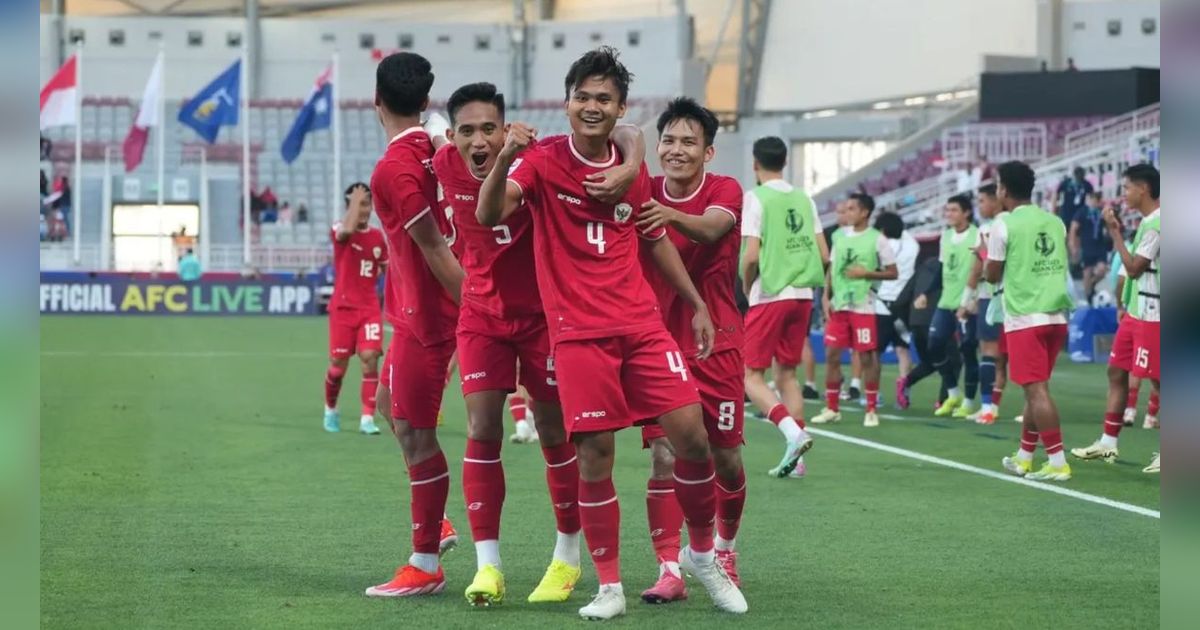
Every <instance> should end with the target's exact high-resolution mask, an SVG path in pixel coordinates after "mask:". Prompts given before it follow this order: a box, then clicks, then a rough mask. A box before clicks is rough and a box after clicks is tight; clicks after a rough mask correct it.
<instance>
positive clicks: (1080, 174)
mask: <svg viewBox="0 0 1200 630" xmlns="http://www.w3.org/2000/svg"><path fill="white" fill-rule="evenodd" d="M1071 172H1072V173H1074V174H1075V177H1078V178H1079V179H1083V176H1084V175H1087V171H1085V170H1083V167H1082V166H1076V167H1075V170H1073V171H1071Z"/></svg>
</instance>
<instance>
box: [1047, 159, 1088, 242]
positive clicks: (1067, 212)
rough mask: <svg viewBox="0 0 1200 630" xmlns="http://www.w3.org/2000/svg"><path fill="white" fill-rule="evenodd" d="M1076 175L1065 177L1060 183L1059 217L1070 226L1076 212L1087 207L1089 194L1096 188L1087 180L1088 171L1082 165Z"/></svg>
mask: <svg viewBox="0 0 1200 630" xmlns="http://www.w3.org/2000/svg"><path fill="white" fill-rule="evenodd" d="M1074 175H1075V176H1074V177H1071V178H1065V179H1063V181H1062V183H1061V184H1059V185H1058V193H1057V199H1056V202H1057V203H1056V204H1055V205H1056V206H1057V207H1058V218H1060V219H1062V222H1063V224H1064V225H1066V226H1067V227H1068V228H1070V226H1071V221H1073V220H1074V219H1075V213H1076V212H1079V211H1081V210H1083V209H1085V208H1086V207H1087V195H1088V193H1090V192H1092V191H1093V190H1095V189H1094V188H1093V187H1092V184H1091V182H1089V181H1088V180H1087V177H1086V175H1087V172H1086V171H1084V170H1083V167H1082V166H1076V167H1075V171H1074Z"/></svg>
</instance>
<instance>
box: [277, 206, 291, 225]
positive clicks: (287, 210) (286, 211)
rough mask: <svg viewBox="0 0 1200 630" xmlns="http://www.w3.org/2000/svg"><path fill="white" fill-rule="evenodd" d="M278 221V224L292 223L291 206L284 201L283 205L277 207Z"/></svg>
mask: <svg viewBox="0 0 1200 630" xmlns="http://www.w3.org/2000/svg"><path fill="white" fill-rule="evenodd" d="M278 222H279V224H280V225H291V224H292V206H291V205H289V204H288V202H286V201H285V202H283V205H282V206H280V208H279V218H278Z"/></svg>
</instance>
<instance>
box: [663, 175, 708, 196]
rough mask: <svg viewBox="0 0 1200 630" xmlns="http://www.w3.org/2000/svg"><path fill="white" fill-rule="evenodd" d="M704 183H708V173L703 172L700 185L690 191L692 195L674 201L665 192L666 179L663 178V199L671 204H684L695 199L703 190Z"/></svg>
mask: <svg viewBox="0 0 1200 630" xmlns="http://www.w3.org/2000/svg"><path fill="white" fill-rule="evenodd" d="M706 181H708V171H705V172H704V174H703V175H701V176H700V185H699V186H697V187H696V190H693V191H692V194H690V195H688V196H686V197H684V198H683V199H676V198H674V197H672V196H671V193H669V192H667V178H666V177H664V178H663V185H662V190H663V197H665V198H666V200H667V201H670V202H671V203H686V202H688V201H691V200H693V199H695V198H696V195H699V194H700V191H701V190H704V182H706Z"/></svg>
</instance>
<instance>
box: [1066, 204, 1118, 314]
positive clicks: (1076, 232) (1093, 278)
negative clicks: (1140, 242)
mask: <svg viewBox="0 0 1200 630" xmlns="http://www.w3.org/2000/svg"><path fill="white" fill-rule="evenodd" d="M1101 201H1102V200H1101V197H1100V193H1098V192H1095V191H1093V192H1089V193H1088V194H1087V198H1086V205H1085V206H1084V208H1083V209H1082V210H1080V211H1079V212H1077V213H1075V219H1074V220H1073V221H1071V231H1070V233H1069V236H1068V237H1067V243H1068V244H1069V245H1070V248H1071V258H1072V259H1074V260H1075V261H1077V262H1078V263H1079V264H1080V266H1081V267H1082V272H1083V273H1082V279H1083V294H1084V297H1085V299H1087V300H1088V302H1091V300H1092V295H1093V294H1094V293H1095V291H1096V284H1097V283H1099V282H1100V281H1101V280H1103V279H1104V277H1105V275H1107V274H1108V257H1109V254H1110V252H1111V251H1112V247H1113V244H1112V239H1111V238H1110V237H1109V235H1108V230H1106V229H1105V227H1104V220H1103V219H1102V218H1101V212H1100V209H1101V207H1102V206H1103V204H1102V203H1101Z"/></svg>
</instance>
